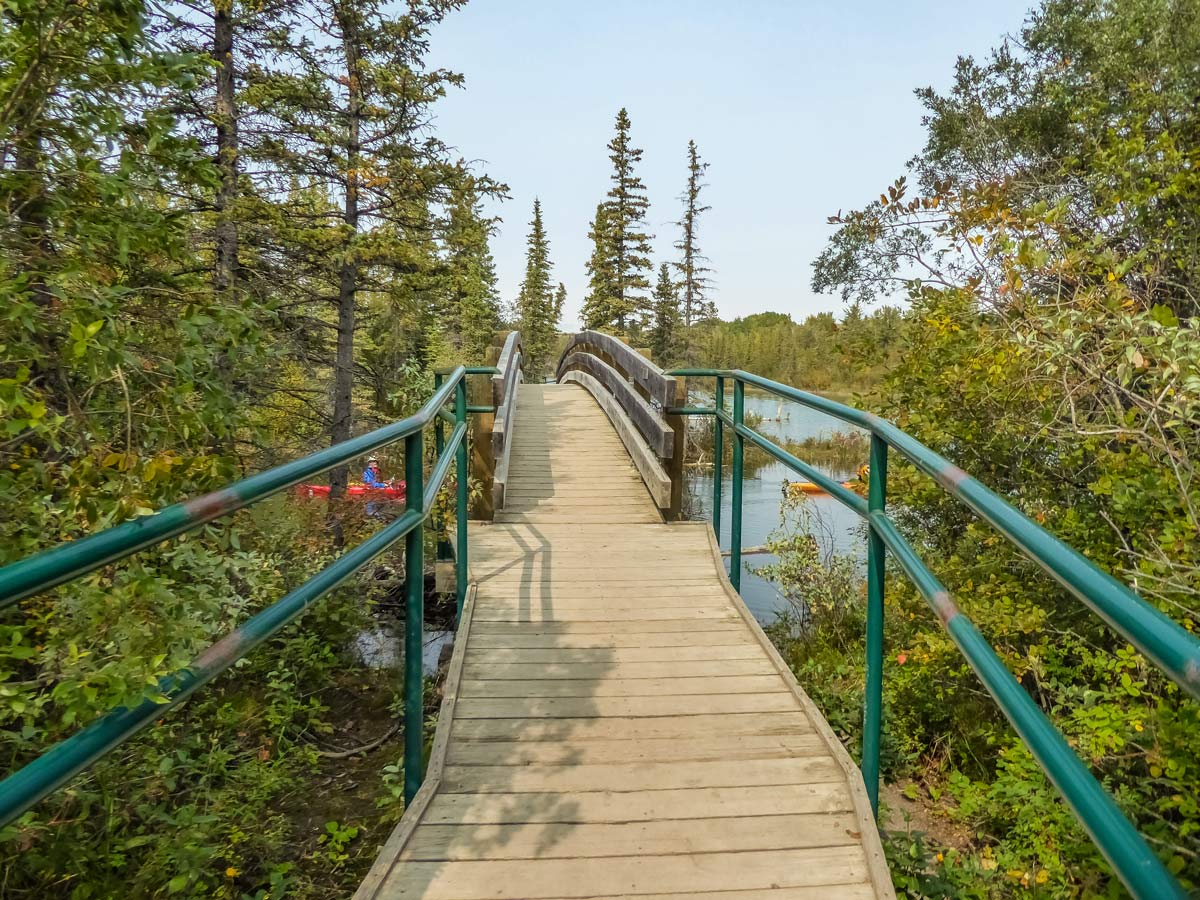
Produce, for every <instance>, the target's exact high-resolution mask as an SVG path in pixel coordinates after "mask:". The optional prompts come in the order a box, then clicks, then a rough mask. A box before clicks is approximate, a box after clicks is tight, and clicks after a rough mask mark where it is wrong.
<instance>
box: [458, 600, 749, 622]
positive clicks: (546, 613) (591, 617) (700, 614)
mask: <svg viewBox="0 0 1200 900" xmlns="http://www.w3.org/2000/svg"><path fill="white" fill-rule="evenodd" d="M533 606H534V608H531V609H528V610H495V609H479V610H477V611H476V612H475V616H476V619H477V620H478V621H480V622H531V623H534V622H607V621H608V620H609V619H611V618H612V612H611V611H610V610H606V609H555V608H553V606H551V607H550V608H549V609H545V610H543V609H541V608H540V607H538V604H533ZM684 612H685V610H681V609H628V610H622V611H621V613H622V615H624V616H626V617H627V618H630V619H642V620H644V621H651V620H654V619H678V618H679V617H680V616H681V615H682V614H683V613H684ZM686 612H687V614H688V615H690V616H694V617H695V618H697V619H730V620H732V619H734V618H735V617H736V616H737V613H735V612H734V611H733V610H731V609H730V608H729V607H727V606H712V607H696V608H694V609H689V610H686Z"/></svg>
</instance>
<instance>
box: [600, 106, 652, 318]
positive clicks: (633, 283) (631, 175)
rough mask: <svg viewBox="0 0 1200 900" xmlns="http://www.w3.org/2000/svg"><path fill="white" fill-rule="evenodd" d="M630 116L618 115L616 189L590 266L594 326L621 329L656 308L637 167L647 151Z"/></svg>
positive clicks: (645, 204)
mask: <svg viewBox="0 0 1200 900" xmlns="http://www.w3.org/2000/svg"><path fill="white" fill-rule="evenodd" d="M631 127H632V124H631V122H630V120H629V113H627V112H626V111H625V109H624V108H623V107H622V109H621V110H620V112H618V113H617V121H616V134H615V135H614V136H613V139H612V140H611V141H610V142H609V144H608V151H609V156H608V158H609V159H610V160H612V164H613V172H612V187H611V188H610V189H609V191H608V199H607V200H606V201H605V202H604V203H603V204H601V206H602V207H603V215H601V213H600V211H599V210H597V213H596V218H595V219H594V220H593V221H592V230H591V233H590V237H591V238H592V240H593V242H594V244H595V249H594V251H593V253H592V259H591V262H590V263H589V266H588V272H589V275H590V276H591V283H590V293H589V296H588V300H587V301H586V303H585V307H584V320H585V321H586V322H590V323H592V324H591V325H589V326H588V327H597V328H598V327H604V326H607V327H612V328H616V329H618V330H620V331H625V330H626V329H627V328H630V327H633V326H637V325H640V324H641V323H642V320H643V319H644V318H646V312H647V307H648V306H649V305H650V304H649V302H648V298H647V297H646V292H648V291H649V290H650V277H649V274H650V239H651V237H653V236H652V235H650V234H648V233H646V231H645V228H646V214H647V213H648V212H649V210H650V201H649V200H648V199H647V197H646V186H645V185H644V184H642V179H641V177H640V176H639V175H638V174H637V172H636V171H635V168H636V166H637V164H638V163H639V162H641V159H642V151H641V150H640V149H638V148H636V147H634V146H633V145H632V142H631V135H630V129H631Z"/></svg>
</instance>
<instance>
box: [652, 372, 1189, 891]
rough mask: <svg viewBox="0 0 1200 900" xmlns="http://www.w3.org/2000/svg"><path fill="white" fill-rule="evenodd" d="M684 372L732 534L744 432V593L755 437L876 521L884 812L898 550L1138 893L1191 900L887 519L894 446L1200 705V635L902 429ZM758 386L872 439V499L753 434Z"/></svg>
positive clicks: (871, 769)
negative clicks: (885, 721)
mask: <svg viewBox="0 0 1200 900" xmlns="http://www.w3.org/2000/svg"><path fill="white" fill-rule="evenodd" d="M667 374H668V375H674V376H679V377H688V376H694V377H704V378H715V379H716V392H715V396H716V400H715V404H714V406H713V407H712V408H699V407H681V408H677V409H676V408H672V409H669V410H667V412H668V413H673V414H676V415H710V416H712V417H713V418H714V427H715V440H714V446H715V448H717V456H716V460H715V471H714V482H715V484H714V488H713V502H714V514H713V515H714V524H715V527H716V528H717V533H718V535H719V534H720V530H719V529H720V525H719V522H720V518H719V516H720V512H719V510H720V501H721V494H720V490H721V489H720V482H721V477H722V476H721V466H722V460H721V455H720V450H721V447H722V441H723V431H724V429H725V428H729V429H731V430H732V431H733V435H734V444H733V498H732V500H733V502H732V508H731V510H730V513H731V521H730V572H729V579H730V581H731V582H732V584H733V585H734V587H739V588H740V584H741V571H740V569H741V549H742V548H741V530H742V529H741V520H742V510H741V497H742V490H741V482H742V476H743V471H742V455H743V454H742V448H743V445H744V442H745V441H750V442H751V443H753V444H755V445H756V446H758V447H760V448H762V449H763V450H765V451H766V452H767V453H769V454H771V456H773V457H774V458H775V459H777V460H779V461H780V462H782V463H783V464H784V465H786V466H788V467H789V468H791V469H792V470H793V471H795V472H798V473H800V474H802V475H804V476H805V477H807V478H808V479H810V480H811V481H813V482H814V483H815V484H817V485H819V486H820V487H821V488H822V489H824V490H825V491H827V492H828V493H829V494H830V495H831V496H833V497H835V498H836V499H837V500H839V501H840V502H841V503H843V504H844V505H846V506H848V507H849V508H851V509H853V510H854V511H855V512H856V513H858V514H859V515H860V516H862V517H864V519H865V520H866V522H867V525H868V543H867V625H866V654H867V678H866V689H865V697H864V714H863V748H862V750H863V753H862V755H863V759H862V766H861V768H862V773H863V781H864V782H865V784H866V788H867V793H868V796H869V797H870V800H871V806H872V808H875V809H877V807H878V795H879V741H880V731H881V728H882V718H883V614H884V605H883V603H884V564H885V554H886V553H887V552H889V551H890V552H891V554H892V556H894V557H895V559H896V562H897V563H898V564H899V566H900V568H901V569H902V570H903V571H904V573H905V574H906V575H907V576H908V578H909V580H910V581H911V582H912V583H913V584H914V585H915V586H916V588H917V590H918V591H919V592H920V594H921V596H923V597H924V598H925V600H926V602H928V603H929V605H930V607H931V608H932V609H933V611H934V612H935V613H936V614H937V616H938V618H939V620H940V621H941V622H942V625H943V627H944V628H946V630H947V632H948V633H949V634H950V637H951V639H952V640H953V641H954V642H955V645H956V646H957V647H958V648H959V651H960V652H961V653H962V654H963V656H964V657H965V658H966V659H967V661H968V662H969V663H970V665H971V667H972V668H973V669H974V670H975V673H976V675H978V677H979V680H980V681H982V682H983V684H984V687H986V688H987V690H988V693H990V694H991V695H992V698H993V700H995V702H996V704H997V706H999V707H1000V710H1001V711H1002V712H1003V713H1004V715H1005V717H1006V718H1007V719H1008V720H1009V722H1010V723H1012V725H1013V727H1014V728H1015V729H1016V731H1017V734H1018V735H1019V736H1020V737H1021V739H1022V740H1023V741H1024V742H1025V744H1026V745H1027V746H1028V747H1029V749H1030V751H1031V752H1032V753H1033V755H1034V757H1035V758H1036V759H1037V761H1038V763H1039V764H1040V765H1041V767H1042V769H1043V770H1044V771H1045V772H1046V774H1047V775H1048V776H1049V778H1050V780H1051V781H1052V782H1053V783H1054V785H1055V787H1056V788H1057V789H1058V790H1059V792H1060V793H1061V794H1062V795H1063V797H1064V798H1065V799H1066V800H1067V803H1068V804H1069V805H1070V806H1071V808H1072V810H1073V811H1074V812H1075V815H1076V816H1077V817H1078V818H1079V820H1080V822H1081V823H1082V824H1083V827H1084V828H1085V829H1086V830H1087V832H1088V834H1089V835H1090V836H1091V838H1092V840H1093V842H1095V844H1096V846H1097V847H1098V848H1099V849H1100V851H1101V853H1103V854H1104V856H1105V858H1106V859H1107V860H1108V861H1109V863H1110V864H1111V865H1112V867H1113V870H1114V871H1115V872H1116V873H1117V875H1118V876H1119V877H1120V878H1121V880H1122V881H1123V882H1124V884H1125V886H1126V887H1127V888H1128V889H1129V891H1130V892H1131V893H1132V894H1133V895H1134V896H1135V897H1138V898H1145V900H1151V898H1154V900H1159V898H1168V897H1185V896H1186V894H1185V893H1184V891H1183V888H1182V887H1181V886H1180V884H1179V882H1178V881H1176V879H1175V878H1174V877H1173V876H1172V875H1171V874H1170V873H1169V872H1168V871H1167V870H1166V868H1165V867H1164V866H1163V864H1162V862H1161V861H1160V860H1159V859H1158V857H1157V856H1156V855H1155V854H1154V852H1153V851H1152V850H1151V849H1150V847H1149V846H1148V845H1147V844H1146V842H1145V840H1144V839H1143V838H1142V836H1141V835H1140V834H1138V832H1137V830H1136V829H1135V828H1134V827H1133V825H1132V824H1131V823H1130V822H1129V820H1128V819H1126V818H1125V816H1124V815H1123V814H1122V812H1121V810H1120V808H1119V807H1118V806H1117V804H1116V803H1115V802H1114V801H1113V799H1112V797H1111V796H1109V794H1108V793H1107V792H1106V791H1105V790H1104V788H1103V787H1102V786H1101V785H1100V784H1099V783H1098V782H1097V781H1096V779H1095V778H1094V777H1093V776H1092V774H1091V772H1090V771H1089V770H1088V768H1087V766H1085V765H1084V764H1083V762H1081V761H1080V759H1079V757H1078V756H1076V755H1075V753H1074V751H1072V750H1071V748H1070V746H1069V745H1068V744H1067V742H1066V740H1065V739H1064V738H1063V736H1062V734H1061V733H1060V732H1059V731H1058V729H1057V728H1056V727H1055V726H1054V724H1053V723H1052V722H1051V721H1050V719H1049V718H1048V717H1047V716H1046V714H1045V713H1043V712H1042V710H1041V709H1040V708H1039V707H1038V705H1037V704H1036V703H1035V702H1034V701H1033V699H1032V698H1031V697H1030V696H1029V694H1028V693H1027V692H1026V691H1025V690H1024V689H1023V688H1022V687H1021V685H1020V683H1019V682H1018V681H1017V680H1016V678H1014V677H1013V675H1012V673H1011V672H1009V671H1008V669H1007V668H1006V667H1005V666H1004V663H1003V662H1002V661H1001V660H1000V658H999V657H998V656H997V655H996V652H995V651H994V650H993V649H992V647H991V645H990V644H989V643H988V642H987V640H986V638H984V637H983V635H982V634H980V632H979V630H978V629H977V628H976V627H975V625H974V624H973V623H972V622H971V621H970V619H968V618H967V616H965V615H964V614H963V613H962V612H961V611H960V610H959V609H958V607H957V606H956V605H955V603H954V601H953V600H952V599H951V597H950V594H949V592H948V591H947V590H946V588H945V587H944V586H943V585H942V584H941V582H940V581H939V580H938V579H937V577H936V576H935V575H934V574H933V573H932V572H931V571H930V570H929V568H928V567H927V566H926V565H925V564H924V563H923V562H922V561H921V559H920V557H919V556H918V555H917V553H916V552H915V551H914V550H913V548H912V547H911V546H910V545H909V544H908V542H907V541H906V540H905V539H904V537H903V536H902V535H901V534H900V532H899V530H898V529H897V528H896V526H895V524H894V523H893V522H892V520H891V519H890V518H888V516H887V512H886V492H887V457H888V449H889V448H891V449H893V450H896V451H897V452H899V453H900V454H901V455H902V456H904V457H905V458H906V459H908V460H909V461H910V462H911V463H912V464H913V465H915V466H916V467H917V468H918V469H920V470H921V471H922V472H925V473H926V474H928V475H931V476H932V477H933V478H934V479H935V480H936V481H937V482H938V483H939V484H940V485H941V486H942V487H943V488H945V489H946V491H947V492H948V493H949V494H950V495H951V496H952V497H954V498H955V499H957V500H959V501H961V502H962V503H964V504H965V505H966V506H968V507H969V508H970V509H971V510H973V511H974V512H975V513H976V514H977V515H979V516H980V517H981V518H982V519H984V520H985V521H986V522H988V523H989V524H991V525H992V526H993V527H994V528H996V530H997V531H999V532H1000V533H1001V534H1002V535H1004V536H1005V537H1006V538H1008V539H1009V540H1010V541H1011V542H1012V543H1014V544H1015V545H1016V546H1017V547H1019V548H1020V549H1021V551H1022V552H1024V553H1025V554H1026V555H1027V556H1028V557H1030V558H1031V559H1033V560H1034V561H1035V562H1037V563H1038V564H1039V565H1041V566H1042V567H1043V568H1044V569H1045V570H1046V571H1047V572H1048V573H1050V575H1051V576H1052V577H1053V578H1054V579H1055V580H1056V581H1058V582H1059V583H1060V584H1061V585H1063V587H1065V588H1067V590H1069V591H1070V592H1071V593H1072V594H1074V595H1075V596H1076V597H1077V598H1079V599H1080V600H1081V601H1083V603H1084V604H1086V605H1087V606H1088V607H1089V608H1090V609H1091V610H1093V611H1094V612H1096V613H1097V614H1098V615H1100V616H1101V617H1102V618H1103V619H1104V620H1105V621H1106V622H1107V623H1108V624H1109V626H1111V627H1112V628H1113V630H1114V631H1116V632H1117V633H1118V634H1120V635H1122V636H1123V637H1125V638H1126V639H1127V640H1128V641H1129V642H1130V643H1132V644H1133V645H1134V646H1135V647H1137V648H1138V650H1140V651H1141V652H1142V653H1143V654H1144V655H1145V656H1146V657H1147V658H1148V659H1150V660H1151V661H1152V662H1154V663H1155V664H1156V665H1157V666H1158V667H1159V668H1160V669H1161V670H1162V671H1163V672H1165V673H1166V675H1167V676H1168V677H1169V678H1171V679H1172V680H1173V681H1174V682H1175V683H1176V684H1178V685H1179V686H1180V687H1181V688H1183V689H1184V690H1185V691H1186V692H1187V693H1189V694H1190V695H1191V696H1192V697H1193V698H1197V699H1200V640H1197V639H1196V638H1195V637H1193V636H1192V635H1191V634H1189V633H1188V632H1187V631H1186V630H1184V629H1183V628H1182V627H1180V626H1179V625H1178V624H1177V623H1176V622H1174V621H1172V620H1171V619H1170V618H1169V617H1167V616H1166V615H1164V614H1163V613H1162V612H1160V611H1159V610H1157V609H1155V608H1154V607H1153V606H1151V605H1150V604H1148V603H1146V601H1145V600H1143V599H1142V598H1141V597H1139V596H1138V595H1137V594H1136V593H1134V592H1133V591H1132V590H1130V589H1129V588H1128V587H1127V586H1126V585H1124V584H1122V583H1121V582H1120V581H1118V580H1117V579H1115V578H1113V577H1112V576H1111V575H1109V574H1108V573H1106V572H1104V571H1102V570H1100V569H1099V568H1097V567H1096V566H1095V565H1094V564H1093V563H1092V562H1091V561H1089V560H1088V559H1087V558H1086V557H1084V556H1083V555H1081V554H1080V553H1079V552H1077V551H1076V550H1074V549H1072V548H1071V547H1069V546H1067V545H1066V544H1064V543H1063V542H1062V541H1060V540H1058V538H1056V537H1054V536H1053V535H1052V534H1050V533H1049V532H1048V531H1046V530H1045V529H1043V528H1041V527H1040V526H1039V525H1037V524H1036V523H1034V522H1033V521H1031V520H1030V519H1027V518H1026V517H1025V516H1024V515H1022V514H1021V513H1020V512H1018V511H1017V510H1016V509H1014V508H1013V507H1012V506H1010V505H1009V504H1008V503H1007V502H1005V501H1004V500H1003V499H1001V498H1000V497H999V496H997V495H996V494H994V493H992V491H990V490H988V489H987V488H986V487H984V486H983V485H982V484H981V483H980V482H978V481H976V480H975V479H974V478H972V477H971V476H969V475H967V474H966V473H965V472H964V471H963V470H962V469H960V468H958V467H957V466H955V465H953V464H952V463H951V462H950V461H949V460H947V459H945V458H944V457H942V456H940V455H939V454H937V453H935V452H934V451H932V450H930V449H929V448H928V447H926V446H925V445H924V444H922V443H920V442H919V441H917V440H916V439H915V438H913V437H912V436H910V435H908V434H906V433H905V432H903V431H901V430H900V429H899V428H897V427H896V426H895V425H893V424H892V423H891V422H888V421H886V420H885V419H881V418H879V417H878V416H875V415H872V414H871V413H867V412H864V411H862V410H859V409H854V408H853V407H850V406H845V405H843V404H841V403H837V402H835V401H833V400H829V399H826V398H825V397H821V396H818V395H816V394H810V393H808V392H807V391H801V390H798V389H796V388H793V387H790V386H788V385H785V384H780V383H779V382H776V381H771V380H769V379H767V378H763V377H761V376H759V375H753V374H751V373H749V372H744V371H742V370H740V369H737V370H732V371H729V370H723V369H695V368H689V369H675V370H673V371H671V372H668V373H667ZM726 380H731V381H732V382H733V410H732V415H731V414H730V413H729V412H727V411H726V410H725V404H724V394H725V381H726ZM746 385H751V386H753V387H756V388H760V389H762V390H765V391H767V392H769V393H771V394H774V395H775V396H777V397H781V398H783V399H785V400H791V401H794V402H796V403H800V404H802V405H804V406H807V407H809V408H811V409H815V410H818V411H820V412H823V413H826V414H828V415H830V416H833V417H834V418H837V419H840V420H841V421H843V422H847V423H849V424H851V425H856V426H858V427H860V428H864V429H866V430H867V431H869V432H870V433H871V455H870V472H871V475H870V479H869V481H868V490H867V499H866V501H865V502H864V500H863V498H862V497H860V496H859V495H857V494H855V493H854V492H853V491H850V490H847V489H846V488H845V487H843V486H842V485H841V484H839V483H837V482H836V481H834V480H833V479H831V478H829V477H828V476H827V475H825V474H824V473H822V472H820V471H819V470H817V469H815V468H813V467H812V466H810V465H808V464H807V463H805V462H804V461H803V460H800V459H798V458H797V457H795V456H793V455H792V454H791V453H788V452H787V451H786V450H784V449H783V448H782V447H779V446H778V445H777V444H775V443H774V442H772V441H771V440H769V439H768V438H766V437H764V436H763V435H761V434H759V433H758V432H756V431H754V430H753V429H751V428H748V427H747V426H746V425H745V423H744V421H743V411H744V396H745V387H746Z"/></svg>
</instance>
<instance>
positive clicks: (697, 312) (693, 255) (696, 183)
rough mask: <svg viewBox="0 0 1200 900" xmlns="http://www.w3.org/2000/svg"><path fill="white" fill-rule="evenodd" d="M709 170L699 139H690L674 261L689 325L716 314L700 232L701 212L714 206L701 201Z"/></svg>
mask: <svg viewBox="0 0 1200 900" xmlns="http://www.w3.org/2000/svg"><path fill="white" fill-rule="evenodd" d="M707 170H708V163H704V162H701V161H700V151H699V150H697V149H696V142H695V141H688V177H687V187H686V188H685V189H684V192H683V195H682V196H681V197H680V198H679V199H680V200H682V201H683V218H681V219H680V220H679V221H678V222H676V223H675V224H676V225H677V226H679V230H680V236H679V240H677V241H676V242H675V249H676V250H678V251H679V260H678V261H677V262H675V263H672V265H673V266H674V268H675V270H676V272H677V273H678V275H679V289H680V307H681V318H682V319H683V324H684V325H688V326H690V325H692V324H694V323H696V322H703V321H706V320H708V319H713V318H716V315H717V309H716V305H715V304H714V303H713V302H712V300H710V299H709V298H708V290H709V288H710V287H711V285H712V279H711V278H710V277H709V273H710V272H712V269H711V268H709V267H708V266H706V265H705V263H706V262H708V257H707V256H705V255H704V253H703V251H702V250H701V249H700V244H699V236H698V232H699V221H700V216H701V215H702V214H704V213H706V212H708V211H709V210H710V209H711V208H712V207H709V206H705V205H703V204H702V203H701V202H700V193H701V191H703V190H704V188H706V187H707V186H708V185H707V184H705V182H704V173H705V172H706V171H707Z"/></svg>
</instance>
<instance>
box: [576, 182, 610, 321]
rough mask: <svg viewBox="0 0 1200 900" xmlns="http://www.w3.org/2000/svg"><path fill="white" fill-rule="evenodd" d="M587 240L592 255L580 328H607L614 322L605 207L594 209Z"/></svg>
mask: <svg viewBox="0 0 1200 900" xmlns="http://www.w3.org/2000/svg"><path fill="white" fill-rule="evenodd" d="M588 237H589V238H590V239H591V241H592V255H591V257H590V258H589V259H588V262H587V273H588V292H587V295H586V296H585V297H584V299H583V309H582V311H581V315H582V317H583V326H584V328H605V327H610V326H612V324H613V323H614V322H615V321H616V313H615V298H616V295H617V272H616V260H615V259H614V256H613V252H614V242H613V239H612V229H611V228H610V227H609V220H608V206H607V205H606V204H604V203H601V204H599V205H597V207H596V216H595V218H593V219H592V226H591V229H590V230H589V231H588Z"/></svg>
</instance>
